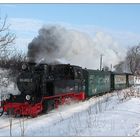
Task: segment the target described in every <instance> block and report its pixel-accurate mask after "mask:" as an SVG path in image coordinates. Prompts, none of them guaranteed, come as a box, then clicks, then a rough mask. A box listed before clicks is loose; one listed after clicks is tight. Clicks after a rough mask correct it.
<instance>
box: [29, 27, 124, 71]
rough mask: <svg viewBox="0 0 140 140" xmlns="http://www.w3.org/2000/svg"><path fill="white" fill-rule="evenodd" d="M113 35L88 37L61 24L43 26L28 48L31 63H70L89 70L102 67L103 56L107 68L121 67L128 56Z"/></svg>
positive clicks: (97, 34) (103, 34)
mask: <svg viewBox="0 0 140 140" xmlns="http://www.w3.org/2000/svg"><path fill="white" fill-rule="evenodd" d="M120 50H121V48H120V47H118V44H117V42H115V41H114V40H113V39H112V38H111V36H109V35H107V34H105V33H103V32H97V33H96V35H95V36H94V37H93V38H91V36H89V35H88V34H86V33H84V32H80V31H77V30H74V29H73V30H72V29H67V28H65V27H62V26H59V25H51V26H44V27H42V28H41V29H40V30H39V32H38V36H37V37H35V38H34V39H33V40H32V42H31V43H30V44H29V46H28V58H29V61H32V62H36V63H39V62H40V61H42V62H43V63H54V62H60V63H70V64H74V65H80V66H82V67H87V68H96V69H97V68H99V60H100V55H101V54H103V63H104V65H106V66H110V65H111V64H113V65H115V64H117V63H118V62H119V61H120V60H121V59H123V57H124V54H123V53H124V52H123V53H122V51H120Z"/></svg>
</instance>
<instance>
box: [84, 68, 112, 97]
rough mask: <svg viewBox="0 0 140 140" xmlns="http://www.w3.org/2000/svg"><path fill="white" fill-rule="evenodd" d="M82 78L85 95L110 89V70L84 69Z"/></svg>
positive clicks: (88, 95) (92, 94)
mask: <svg viewBox="0 0 140 140" xmlns="http://www.w3.org/2000/svg"><path fill="white" fill-rule="evenodd" d="M84 78H85V92H86V96H87V97H91V96H94V95H97V94H101V93H106V92H110V91H111V72H106V71H99V70H90V69H85V70H84Z"/></svg>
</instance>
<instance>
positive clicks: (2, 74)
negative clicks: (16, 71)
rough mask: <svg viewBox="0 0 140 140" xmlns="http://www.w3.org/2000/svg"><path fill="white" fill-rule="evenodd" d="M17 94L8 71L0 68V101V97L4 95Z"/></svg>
mask: <svg viewBox="0 0 140 140" xmlns="http://www.w3.org/2000/svg"><path fill="white" fill-rule="evenodd" d="M10 93H11V94H14V95H15V94H18V93H19V91H18V89H17V86H16V84H14V83H13V82H12V81H11V79H9V76H8V70H3V69H1V68H0V100H1V95H4V94H10Z"/></svg>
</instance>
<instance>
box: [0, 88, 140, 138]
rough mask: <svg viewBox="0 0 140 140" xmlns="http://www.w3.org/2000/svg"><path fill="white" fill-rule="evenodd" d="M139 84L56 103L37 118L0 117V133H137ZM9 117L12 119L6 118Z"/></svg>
mask: <svg viewBox="0 0 140 140" xmlns="http://www.w3.org/2000/svg"><path fill="white" fill-rule="evenodd" d="M139 94H140V87H135V88H134V89H133V90H130V89H125V90H122V91H118V92H113V93H108V94H106V95H103V96H100V97H93V98H91V99H89V100H87V101H84V102H78V103H71V104H70V105H63V106H60V107H59V108H58V109H55V110H52V111H51V112H50V113H48V114H45V115H41V116H38V117H37V118H11V117H10V118H8V116H6V115H4V116H2V117H1V118H0V136H10V122H12V128H11V135H12V136H140V95H139ZM11 119H12V121H10V120H11Z"/></svg>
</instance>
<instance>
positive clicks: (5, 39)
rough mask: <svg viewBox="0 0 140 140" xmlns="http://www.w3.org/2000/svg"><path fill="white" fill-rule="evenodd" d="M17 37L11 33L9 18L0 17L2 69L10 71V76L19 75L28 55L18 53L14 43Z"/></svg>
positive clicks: (0, 60) (0, 61)
mask: <svg viewBox="0 0 140 140" xmlns="http://www.w3.org/2000/svg"><path fill="white" fill-rule="evenodd" d="M15 39H16V35H15V34H14V33H12V32H11V31H10V24H8V23H7V16H5V18H1V17H0V67H1V68H4V69H8V70H10V74H17V72H18V71H19V69H20V68H21V65H22V62H24V61H25V59H26V55H25V54H23V53H21V52H17V51H16V49H15V47H14V43H15Z"/></svg>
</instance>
